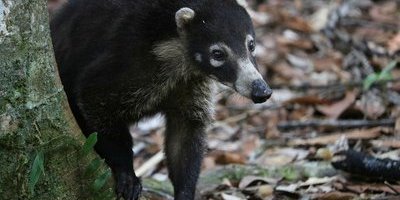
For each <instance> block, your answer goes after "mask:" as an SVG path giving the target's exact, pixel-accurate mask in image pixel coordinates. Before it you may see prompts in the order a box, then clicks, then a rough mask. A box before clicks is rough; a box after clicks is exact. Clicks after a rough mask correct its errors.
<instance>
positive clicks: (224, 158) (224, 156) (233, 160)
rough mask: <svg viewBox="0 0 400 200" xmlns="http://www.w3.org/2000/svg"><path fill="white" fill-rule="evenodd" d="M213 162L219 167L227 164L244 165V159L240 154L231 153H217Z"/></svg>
mask: <svg viewBox="0 0 400 200" xmlns="http://www.w3.org/2000/svg"><path fill="white" fill-rule="evenodd" d="M215 162H216V163H217V164H221V165H227V164H245V163H246V158H245V156H243V155H242V154H239V153H232V152H219V153H217V155H216V158H215Z"/></svg>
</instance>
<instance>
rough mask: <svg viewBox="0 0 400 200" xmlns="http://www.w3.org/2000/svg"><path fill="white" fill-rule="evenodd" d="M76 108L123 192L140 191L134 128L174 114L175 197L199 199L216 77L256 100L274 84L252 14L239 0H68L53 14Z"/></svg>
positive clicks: (130, 195) (170, 141)
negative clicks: (260, 63) (258, 54)
mask: <svg viewBox="0 0 400 200" xmlns="http://www.w3.org/2000/svg"><path fill="white" fill-rule="evenodd" d="M51 31H52V39H53V45H54V49H55V55H56V60H57V64H58V67H59V73H60V76H61V80H62V83H63V85H64V89H65V92H66V94H67V97H68V101H69V104H70V107H71V110H72V112H73V114H74V116H75V118H76V120H77V122H78V124H79V126H80V128H81V129H82V131H83V133H84V134H85V135H86V136H87V135H89V134H91V133H93V132H97V133H98V142H97V144H96V145H95V150H96V151H97V153H98V154H99V155H100V156H101V157H102V158H104V159H105V162H106V163H107V164H108V165H109V166H110V168H111V169H112V172H113V176H114V178H115V182H116V186H115V188H116V194H117V196H118V198H121V197H122V198H124V199H127V200H128V199H129V200H130V199H138V196H139V194H140V191H141V183H140V180H139V178H138V177H136V175H135V172H134V169H133V166H132V162H133V152H132V150H131V147H132V138H131V136H130V133H129V130H128V126H129V125H130V124H132V123H135V122H137V121H138V120H139V119H141V118H145V117H148V116H152V115H154V114H156V113H163V114H164V115H165V117H166V123H167V125H166V126H167V128H166V133H165V153H166V157H167V166H168V170H169V177H170V179H171V181H172V183H173V186H174V192H175V194H174V195H175V199H177V200H191V199H193V198H194V194H195V187H196V182H197V179H198V176H199V171H200V164H201V161H202V158H203V152H204V149H205V145H206V144H205V140H204V138H205V135H204V134H205V133H204V132H205V128H206V127H207V125H209V124H210V122H211V120H212V105H211V96H212V94H211V89H210V83H211V81H212V80H216V81H219V82H221V83H223V84H225V85H227V86H229V87H231V88H233V89H234V90H236V91H237V92H238V93H239V94H241V95H243V96H245V97H248V98H250V99H252V100H253V101H254V102H255V103H262V102H265V101H266V100H267V99H268V98H269V97H270V96H271V94H272V90H271V89H270V87H269V86H268V85H267V83H266V82H265V81H264V80H263V78H262V76H261V75H260V74H259V72H258V70H257V65H256V61H255V57H254V50H255V45H256V44H255V33H254V30H253V26H252V22H251V19H250V17H249V15H248V14H247V12H246V11H245V9H243V8H242V7H241V6H240V5H239V4H238V3H237V2H236V1H235V0H69V1H68V3H67V4H66V5H64V6H63V8H62V9H61V10H60V11H58V12H57V14H56V15H55V16H54V18H53V20H52V22H51Z"/></svg>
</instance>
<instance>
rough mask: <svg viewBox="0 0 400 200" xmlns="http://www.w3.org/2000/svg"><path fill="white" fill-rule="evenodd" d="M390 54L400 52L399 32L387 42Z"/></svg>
mask: <svg viewBox="0 0 400 200" xmlns="http://www.w3.org/2000/svg"><path fill="white" fill-rule="evenodd" d="M387 46H388V50H389V52H390V53H394V52H397V51H400V32H399V33H397V34H396V35H395V36H394V37H393V38H392V39H390V40H389V41H388V42H387Z"/></svg>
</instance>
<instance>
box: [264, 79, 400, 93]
mask: <svg viewBox="0 0 400 200" xmlns="http://www.w3.org/2000/svg"><path fill="white" fill-rule="evenodd" d="M397 82H400V78H395V79H392V80H381V81H377V82H375V83H374V84H373V85H372V87H380V86H382V85H384V84H386V83H397ZM363 84H364V83H363V81H354V82H347V83H331V84H326V85H310V84H303V85H299V86H296V85H272V86H271V88H272V89H283V88H288V89H290V90H296V91H305V90H310V89H317V90H326V89H331V88H339V87H344V88H362V87H363Z"/></svg>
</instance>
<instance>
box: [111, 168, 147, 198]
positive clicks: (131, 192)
mask: <svg viewBox="0 0 400 200" xmlns="http://www.w3.org/2000/svg"><path fill="white" fill-rule="evenodd" d="M115 190H116V191H115V192H116V194H117V199H121V198H123V199H125V200H138V199H139V196H140V193H141V191H142V184H141V182H140V179H139V178H137V177H136V176H135V175H134V174H130V173H126V172H122V173H119V174H118V175H117V177H116V188H115Z"/></svg>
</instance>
